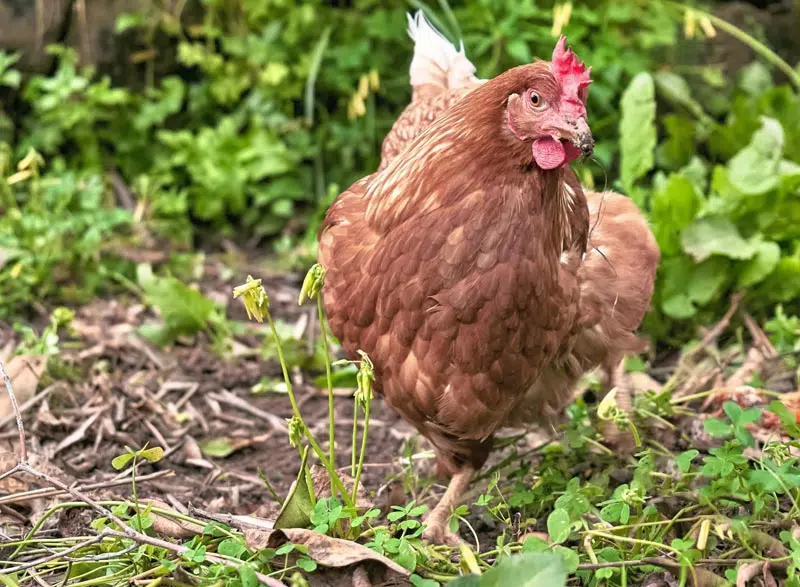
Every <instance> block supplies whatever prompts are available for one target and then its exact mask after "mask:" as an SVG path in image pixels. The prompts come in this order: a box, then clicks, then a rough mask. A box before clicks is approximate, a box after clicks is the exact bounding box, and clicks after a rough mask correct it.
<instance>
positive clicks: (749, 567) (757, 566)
mask: <svg viewBox="0 0 800 587" xmlns="http://www.w3.org/2000/svg"><path fill="white" fill-rule="evenodd" d="M760 574H761V563H745V564H743V565H742V566H741V567H739V570H738V571H737V572H736V587H747V583H748V581H750V580H751V579H754V578H756V577H757V576H758V575H760Z"/></svg>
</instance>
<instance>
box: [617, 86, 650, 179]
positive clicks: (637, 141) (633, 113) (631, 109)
mask: <svg viewBox="0 0 800 587" xmlns="http://www.w3.org/2000/svg"><path fill="white" fill-rule="evenodd" d="M620 108H621V110H622V117H621V120H620V124H619V133H620V151H621V153H620V154H621V158H622V163H621V166H622V167H621V172H620V175H621V180H622V185H623V187H624V188H625V189H626V190H630V189H631V188H632V187H633V184H634V183H635V182H636V180H637V179H639V178H640V177H642V176H644V175H645V174H646V173H647V172H648V171H650V170H651V169H652V168H653V163H654V151H655V148H656V125H655V119H656V100H655V86H654V84H653V78H652V77H650V74H649V73H646V72H642V73H640V74H638V75H637V76H636V77H634V78H633V80H631V83H630V84H629V85H628V87H627V88H626V89H625V92H624V93H623V94H622V100H621V102H620Z"/></svg>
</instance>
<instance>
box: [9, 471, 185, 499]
mask: <svg viewBox="0 0 800 587" xmlns="http://www.w3.org/2000/svg"><path fill="white" fill-rule="evenodd" d="M174 474H175V471H173V470H172V469H169V470H166V471H156V472H155V473H150V474H149V475H142V476H141V477H139V476H137V477H136V482H137V483H141V482H143V481H152V480H153V479H158V478H159V477H166V476H169V475H174ZM130 482H131V480H130V479H113V480H111V481H101V482H99V483H92V484H90V485H79V486H78V487H76V489H77V490H78V491H92V490H94V489H108V488H109V487H120V486H122V485H129V484H130ZM64 493H65V491H63V490H61V489H53V488H52V487H42V488H41V489H32V490H30V491H24V492H20V493H12V494H11V495H3V496H0V505H2V504H6V503H24V502H26V501H31V500H33V499H38V498H41V497H53V496H56V495H63V494H64Z"/></svg>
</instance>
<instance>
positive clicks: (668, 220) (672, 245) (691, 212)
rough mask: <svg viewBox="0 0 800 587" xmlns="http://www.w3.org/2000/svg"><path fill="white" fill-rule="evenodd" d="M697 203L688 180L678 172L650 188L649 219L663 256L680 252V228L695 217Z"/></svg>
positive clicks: (693, 189) (697, 196)
mask: <svg viewBox="0 0 800 587" xmlns="http://www.w3.org/2000/svg"><path fill="white" fill-rule="evenodd" d="M701 203H702V200H701V198H700V196H699V195H698V194H697V191H696V190H695V187H694V185H693V184H692V182H691V181H690V180H689V179H687V178H686V177H683V176H682V175H678V174H672V175H670V176H669V178H668V179H667V182H666V184H665V185H664V187H663V188H662V189H659V190H657V191H656V192H654V194H653V201H652V210H651V212H650V222H651V223H652V226H653V234H654V235H655V237H656V241H657V242H658V246H659V248H660V249H661V254H662V255H663V256H664V257H665V258H668V257H673V256H675V255H679V254H680V253H681V241H680V239H681V232H682V231H683V229H684V228H686V227H687V226H689V225H690V224H691V223H692V221H693V220H694V219H695V216H697V213H698V211H699V210H700V206H701Z"/></svg>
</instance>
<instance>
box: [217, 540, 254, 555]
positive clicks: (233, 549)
mask: <svg viewBox="0 0 800 587" xmlns="http://www.w3.org/2000/svg"><path fill="white" fill-rule="evenodd" d="M217 552H218V553H220V554H222V555H225V556H229V557H231V558H241V556H242V555H243V554H244V553H245V552H247V545H245V543H244V542H243V541H242V539H241V538H226V539H225V540H223V541H222V542H220V543H219V546H217Z"/></svg>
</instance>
